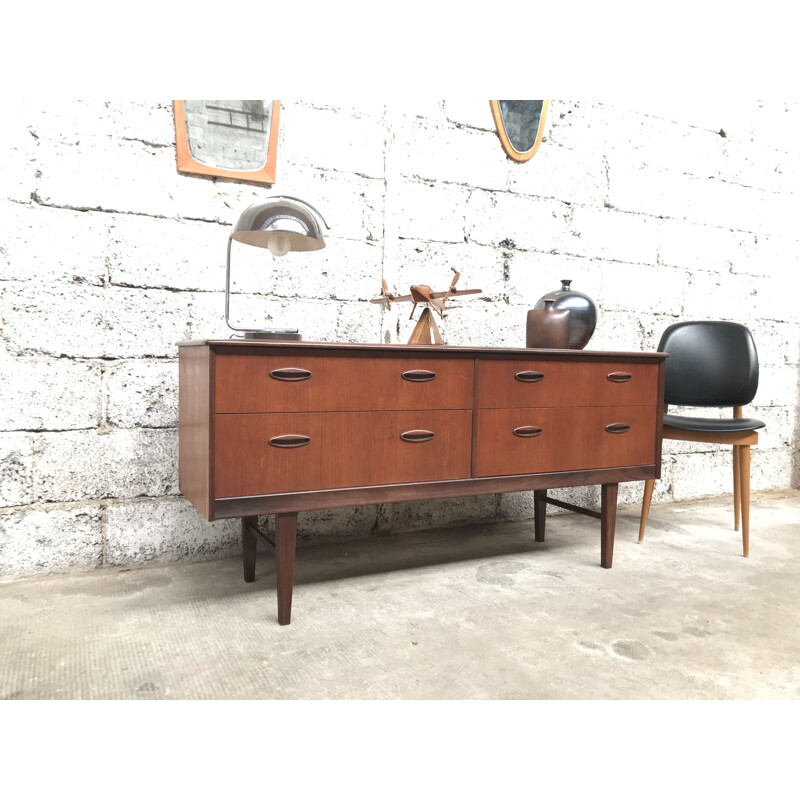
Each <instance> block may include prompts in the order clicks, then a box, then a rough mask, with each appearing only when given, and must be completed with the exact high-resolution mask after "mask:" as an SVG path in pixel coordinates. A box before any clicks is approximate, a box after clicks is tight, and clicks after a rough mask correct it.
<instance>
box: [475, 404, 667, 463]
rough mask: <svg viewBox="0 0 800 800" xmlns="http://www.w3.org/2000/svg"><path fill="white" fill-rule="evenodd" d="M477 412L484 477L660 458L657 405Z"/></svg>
mask: <svg viewBox="0 0 800 800" xmlns="http://www.w3.org/2000/svg"><path fill="white" fill-rule="evenodd" d="M477 414H478V424H477V429H478V435H477V459H476V477H479V478H482V477H487V476H490V475H519V474H527V473H534V472H560V471H563V470H576V469H580V470H583V469H600V468H603V467H627V466H639V465H645V464H653V463H655V460H656V416H657V407H656V406H626V407H624V408H621V407H603V408H597V407H594V408H508V409H484V410H481V411H478V412H477Z"/></svg>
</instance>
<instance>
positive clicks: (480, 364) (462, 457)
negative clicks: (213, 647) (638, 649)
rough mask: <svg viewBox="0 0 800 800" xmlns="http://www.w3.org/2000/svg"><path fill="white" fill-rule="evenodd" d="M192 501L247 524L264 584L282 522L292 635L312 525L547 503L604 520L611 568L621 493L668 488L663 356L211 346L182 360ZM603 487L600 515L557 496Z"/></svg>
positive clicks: (185, 463)
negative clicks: (337, 517) (303, 518)
mask: <svg viewBox="0 0 800 800" xmlns="http://www.w3.org/2000/svg"><path fill="white" fill-rule="evenodd" d="M179 353H180V358H179V365H180V367H179V369H180V389H179V452H180V456H179V460H180V465H179V474H180V490H181V492H182V493H183V494H184V496H185V497H186V498H188V500H189V501H190V502H191V503H192V504H193V505H194V506H195V507H196V508H197V509H198V510H199V511H200V513H201V514H203V516H204V517H205V518H206V519H208V520H215V519H222V518H226V517H241V519H242V546H243V560H244V579H245V581H252V580H255V561H256V543H257V538H256V537H257V536H258V535H259V530H258V526H257V524H256V523H257V518H258V515H260V514H261V515H263V514H275V515H276V541H275V549H276V555H277V592H278V621H279V622H280V624H282V625H288V624H289V621H290V618H291V602H292V585H293V580H294V560H295V543H296V537H297V513H298V512H299V511H311V510H315V509H324V508H339V507H343V506H358V505H369V504H375V503H389V502H397V501H408V500H421V499H430V498H442V497H459V496H464V495H473V494H493V493H498V492H519V491H530V490H532V491H533V492H534V536H535V540H536V541H538V542H542V541H544V533H545V508H546V504H547V503H551V504H553V505H557V506H562V507H565V508H569V509H572V510H574V511H579V512H581V513H585V514H589V515H590V516H593V517H596V518H598V519H600V528H601V535H600V563H601V565H602V566H603V567H606V568H610V567H611V561H612V556H613V547H614V525H615V519H616V505H617V487H618V484H619V483H620V482H622V481H643V480H646V479H648V478H658V477H660V470H661V416H662V413H663V397H664V359H665V358H666V354H664V353H617V352H599V351H584V350H531V349H510V348H509V349H505V348H503V349H498V348H480V347H445V346H431V345H418V346H409V345H380V344H333V343H321V342H276V341H258V340H204V341H192V342H181V343H180V345H179ZM590 484H600V485H601V486H602V489H601V510H600V511H599V512H597V511H591V510H588V509H583V508H579V507H577V506H573V505H571V504H569V503H565V502H562V501H560V500H556V499H554V498H550V497H548V496H547V490H548V489H553V488H558V487H566V486H585V485H590Z"/></svg>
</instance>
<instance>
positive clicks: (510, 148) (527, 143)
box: [489, 100, 549, 161]
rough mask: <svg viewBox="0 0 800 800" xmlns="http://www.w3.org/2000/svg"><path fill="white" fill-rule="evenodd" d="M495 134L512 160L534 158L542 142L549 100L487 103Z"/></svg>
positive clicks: (493, 101)
mask: <svg viewBox="0 0 800 800" xmlns="http://www.w3.org/2000/svg"><path fill="white" fill-rule="evenodd" d="M489 104H490V105H491V107H492V116H493V117H494V124H495V125H496V127H497V135H498V136H499V137H500V141H501V142H502V144H503V150H505V151H506V155H507V156H508V157H509V158H511V159H513V160H514V161H527V160H528V159H530V158H533V156H534V155H535V153H536V151H537V150H538V149H539V145H540V144H541V143H542V134H543V133H544V123H545V118H546V117H547V106H548V104H549V101H548V100H490V101H489Z"/></svg>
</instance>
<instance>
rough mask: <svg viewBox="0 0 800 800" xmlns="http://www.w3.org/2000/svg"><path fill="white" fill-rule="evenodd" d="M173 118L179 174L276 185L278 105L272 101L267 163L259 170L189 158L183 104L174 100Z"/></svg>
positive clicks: (278, 103)
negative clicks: (229, 167) (219, 164)
mask: <svg viewBox="0 0 800 800" xmlns="http://www.w3.org/2000/svg"><path fill="white" fill-rule="evenodd" d="M172 108H173V112H174V115H175V154H176V157H177V161H178V172H188V173H192V174H196V175H214V176H217V177H220V178H233V179H234V180H239V181H253V182H255V183H269V184H273V183H275V168H276V163H277V160H278V129H279V127H280V114H281V101H280V100H273V101H272V119H271V121H270V128H269V142H268V145H267V162H266V164H264V166H263V167H262V168H261V169H256V170H233V169H223V168H222V167H213V166H211V165H209V164H203V163H202V162H200V161H198V160H197V159H196V158H194V157H193V156H192V153H191V151H190V150H189V139H188V136H187V134H186V108H185V106H184V101H183V100H173V101H172Z"/></svg>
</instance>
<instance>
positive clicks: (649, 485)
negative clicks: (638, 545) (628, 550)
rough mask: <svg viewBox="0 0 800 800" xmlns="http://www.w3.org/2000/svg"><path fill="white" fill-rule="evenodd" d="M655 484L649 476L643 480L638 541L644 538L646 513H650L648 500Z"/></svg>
mask: <svg viewBox="0 0 800 800" xmlns="http://www.w3.org/2000/svg"><path fill="white" fill-rule="evenodd" d="M655 485H656V481H655V478H650V479H649V480H646V481H645V482H644V494H643V495H642V518H641V519H640V520H639V541H640V542H641V541H642V539H644V529H645V527H646V526H647V515H648V514H649V513H650V501H651V500H652V499H653V487H654V486H655Z"/></svg>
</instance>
